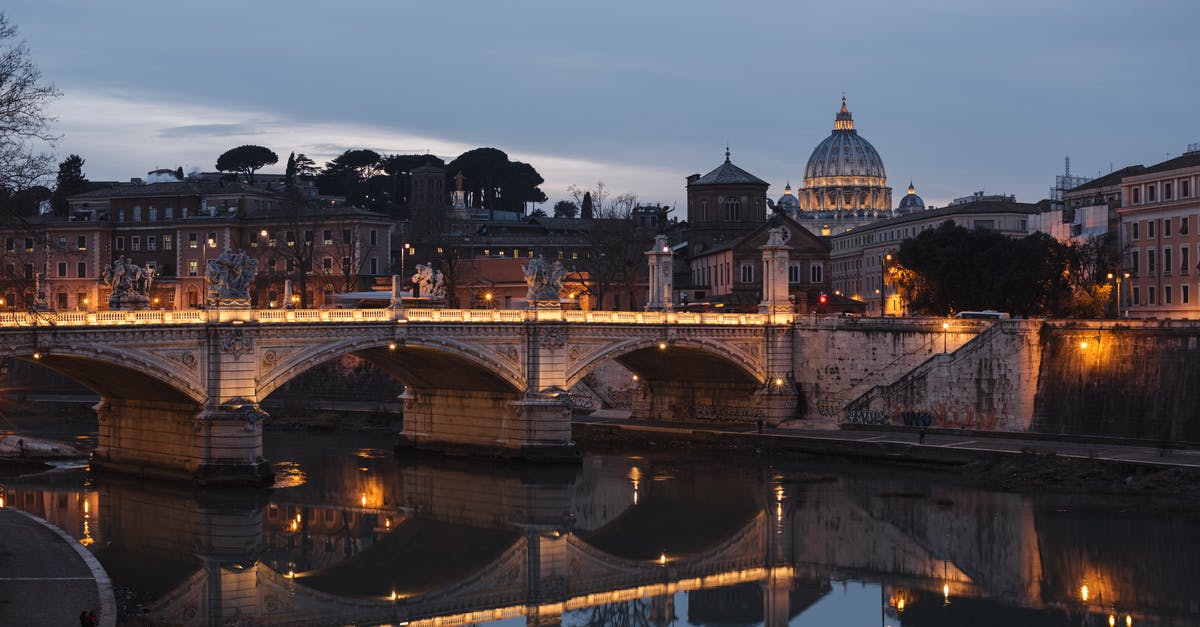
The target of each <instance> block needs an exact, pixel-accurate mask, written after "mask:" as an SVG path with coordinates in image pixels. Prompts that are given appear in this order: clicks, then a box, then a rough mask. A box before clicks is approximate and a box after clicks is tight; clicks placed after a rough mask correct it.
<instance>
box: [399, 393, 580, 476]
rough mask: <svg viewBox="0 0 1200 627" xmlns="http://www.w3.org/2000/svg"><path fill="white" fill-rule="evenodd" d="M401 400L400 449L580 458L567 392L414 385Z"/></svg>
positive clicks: (536, 458)
mask: <svg viewBox="0 0 1200 627" xmlns="http://www.w3.org/2000/svg"><path fill="white" fill-rule="evenodd" d="M401 398H402V399H403V400H404V430H403V431H402V432H401V433H400V434H399V435H398V436H397V438H396V449H397V450H398V451H401V450H425V451H433V452H439V453H445V454H449V455H456V456H483V457H500V458H520V459H523V460H529V461H573V460H577V459H578V455H577V454H576V451H575V443H574V442H572V441H571V408H570V405H569V400H568V398H567V396H566V394H565V393H562V394H527V395H525V396H524V397H520V398H514V397H513V395H511V394H505V393H498V392H482V391H462V390H440V389H420V390H413V389H411V388H410V389H409V391H408V392H406V393H405V394H404V395H403V396H402V397H401Z"/></svg>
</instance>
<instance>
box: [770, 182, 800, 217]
mask: <svg viewBox="0 0 1200 627" xmlns="http://www.w3.org/2000/svg"><path fill="white" fill-rule="evenodd" d="M775 207H776V208H777V209H779V210H781V211H783V210H786V211H792V212H795V211H800V200H799V199H797V198H796V196H795V195H793V194H792V184H791V182H788V184H787V187H785V188H783V195H782V196H780V197H779V201H778V202H776V203H775Z"/></svg>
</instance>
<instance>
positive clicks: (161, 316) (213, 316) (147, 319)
mask: <svg viewBox="0 0 1200 627" xmlns="http://www.w3.org/2000/svg"><path fill="white" fill-rule="evenodd" d="M790 318H791V317H790V316H776V320H775V322H777V323H785V324H786V323H789V322H791V319H790ZM768 319H769V316H767V315H764V314H748V313H694V312H659V311H579V310H559V309H529V310H525V309H397V310H392V309H216V310H213V309H210V310H203V309H192V310H161V309H148V310H142V311H99V312H83V311H37V312H7V313H0V327H41V326H122V325H131V324H175V325H186V324H206V323H210V322H258V323H275V324H278V323H314V322H318V323H319V322H331V323H346V322H399V323H404V322H476V323H493V324H494V323H498V322H508V323H512V322H576V323H609V324H693V325H763V324H767V323H768Z"/></svg>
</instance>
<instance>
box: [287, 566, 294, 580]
mask: <svg viewBox="0 0 1200 627" xmlns="http://www.w3.org/2000/svg"><path fill="white" fill-rule="evenodd" d="M287 578H288V579H295V578H296V571H294V570H292V569H290V568H289V569H288V572H287Z"/></svg>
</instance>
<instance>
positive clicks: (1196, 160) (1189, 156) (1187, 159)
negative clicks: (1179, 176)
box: [1134, 151, 1200, 174]
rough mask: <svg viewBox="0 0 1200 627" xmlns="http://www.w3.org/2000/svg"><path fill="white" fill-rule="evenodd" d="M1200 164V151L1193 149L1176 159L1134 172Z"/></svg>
mask: <svg viewBox="0 0 1200 627" xmlns="http://www.w3.org/2000/svg"><path fill="white" fill-rule="evenodd" d="M1196 166H1200V151H1193V152H1189V153H1186V154H1182V155H1179V156H1178V157H1175V158H1174V159H1167V160H1166V161H1163V162H1162V163H1157V164H1155V165H1152V166H1150V167H1148V168H1146V169H1145V170H1142V171H1141V172H1136V173H1134V174H1155V173H1158V172H1169V171H1171V170H1181V169H1183V168H1193V167H1196Z"/></svg>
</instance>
